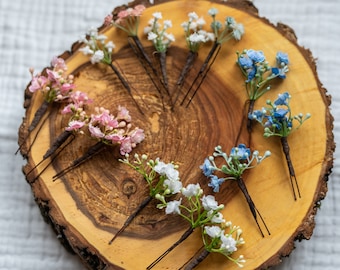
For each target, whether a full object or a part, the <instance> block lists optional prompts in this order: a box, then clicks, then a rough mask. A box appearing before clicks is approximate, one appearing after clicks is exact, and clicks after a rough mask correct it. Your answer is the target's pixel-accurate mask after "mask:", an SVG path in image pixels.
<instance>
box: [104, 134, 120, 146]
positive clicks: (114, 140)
mask: <svg viewBox="0 0 340 270" xmlns="http://www.w3.org/2000/svg"><path fill="white" fill-rule="evenodd" d="M105 139H106V140H109V141H111V142H112V143H113V144H115V143H121V142H122V141H123V140H124V136H123V135H121V134H119V133H113V134H109V135H106V136H105Z"/></svg>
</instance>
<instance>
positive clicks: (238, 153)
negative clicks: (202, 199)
mask: <svg viewBox="0 0 340 270" xmlns="http://www.w3.org/2000/svg"><path fill="white" fill-rule="evenodd" d="M269 156H270V152H269V151H266V152H265V153H264V155H263V156H260V155H259V152H258V151H256V150H255V151H253V153H252V152H251V151H250V149H249V148H247V147H246V146H245V144H239V145H238V146H237V147H233V148H232V149H231V151H230V154H229V156H228V155H227V154H226V153H225V152H223V151H222V147H221V146H216V147H215V152H214V153H213V155H212V156H210V157H209V158H206V159H205V160H204V163H203V164H202V165H201V166H200V168H201V169H202V172H203V174H204V175H205V176H207V177H208V178H210V183H209V184H208V186H209V187H212V188H213V191H214V192H219V190H220V186H221V184H222V183H224V182H225V181H226V180H237V179H239V178H240V177H241V176H242V174H243V172H244V171H245V170H247V169H251V168H254V167H255V166H257V165H258V164H260V163H261V162H262V160H264V159H265V158H267V157H269ZM218 157H222V158H223V159H224V161H225V164H223V165H222V166H221V167H217V165H216V163H215V158H218ZM216 173H218V174H221V173H222V174H223V176H224V177H218V176H217V175H216Z"/></svg>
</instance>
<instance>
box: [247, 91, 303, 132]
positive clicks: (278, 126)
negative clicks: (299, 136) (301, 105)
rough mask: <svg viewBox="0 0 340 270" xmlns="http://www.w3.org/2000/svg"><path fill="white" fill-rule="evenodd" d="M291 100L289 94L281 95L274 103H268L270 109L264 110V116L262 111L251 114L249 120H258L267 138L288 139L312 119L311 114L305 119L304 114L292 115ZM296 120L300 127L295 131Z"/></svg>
mask: <svg viewBox="0 0 340 270" xmlns="http://www.w3.org/2000/svg"><path fill="white" fill-rule="evenodd" d="M289 100H290V94H289V93H288V92H285V93H283V94H279V95H278V98H277V99H276V100H275V101H274V102H271V101H270V100H268V101H267V104H268V105H269V107H268V108H264V109H262V114H263V115H262V114H261V112H260V111H254V112H253V113H251V114H249V119H254V120H257V121H258V122H259V123H261V124H262V125H263V126H264V128H265V129H264V136H265V137H270V136H279V137H287V136H288V135H289V134H290V133H291V132H292V131H293V130H296V129H298V128H299V127H300V126H301V125H302V123H303V122H304V121H306V120H307V119H308V118H310V114H308V113H307V114H306V115H305V117H303V115H302V114H298V115H295V116H293V115H291V108H290V105H289ZM294 120H296V121H297V122H298V124H299V125H298V126H297V127H295V128H294V129H293V121H294Z"/></svg>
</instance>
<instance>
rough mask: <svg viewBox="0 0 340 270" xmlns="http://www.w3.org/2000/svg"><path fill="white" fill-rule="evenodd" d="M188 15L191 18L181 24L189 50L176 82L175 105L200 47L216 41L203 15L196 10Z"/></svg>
mask: <svg viewBox="0 0 340 270" xmlns="http://www.w3.org/2000/svg"><path fill="white" fill-rule="evenodd" d="M188 17H189V20H188V21H185V22H183V23H182V24H181V27H182V28H183V29H184V35H185V41H186V45H187V48H188V50H189V51H188V55H187V58H186V61H185V64H184V66H183V68H182V70H181V73H180V75H179V77H178V79H177V82H176V89H175V91H174V93H177V94H176V98H175V99H174V102H173V104H172V105H173V106H174V105H175V104H176V101H177V99H178V97H179V94H180V90H181V88H182V86H183V83H184V80H185V78H186V76H187V74H188V73H189V71H190V69H191V68H192V66H193V65H194V62H195V60H196V58H197V55H198V51H199V49H200V48H201V47H202V45H203V44H205V43H207V42H209V41H215V35H214V33H212V32H208V31H206V30H204V29H203V26H204V25H205V24H206V21H205V20H204V18H203V17H199V16H198V15H197V14H196V12H190V13H189V14H188Z"/></svg>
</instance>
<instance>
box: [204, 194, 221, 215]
mask: <svg viewBox="0 0 340 270" xmlns="http://www.w3.org/2000/svg"><path fill="white" fill-rule="evenodd" d="M201 201H202V205H203V207H204V209H205V210H207V211H210V210H216V209H218V208H220V207H222V206H223V205H222V204H221V205H218V202H217V201H216V200H215V197H214V196H213V195H208V196H205V195H204V196H203V197H202V199H201Z"/></svg>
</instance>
